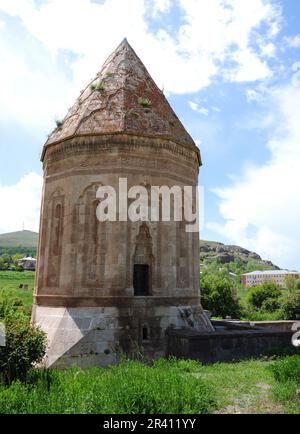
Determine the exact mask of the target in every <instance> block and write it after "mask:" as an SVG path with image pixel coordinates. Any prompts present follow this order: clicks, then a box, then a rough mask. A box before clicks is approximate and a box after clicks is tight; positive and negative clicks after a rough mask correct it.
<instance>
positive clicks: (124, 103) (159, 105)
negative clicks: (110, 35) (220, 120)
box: [44, 39, 195, 151]
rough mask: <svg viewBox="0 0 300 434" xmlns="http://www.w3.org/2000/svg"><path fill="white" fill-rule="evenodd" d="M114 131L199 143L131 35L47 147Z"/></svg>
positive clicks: (79, 99) (80, 98)
mask: <svg viewBox="0 0 300 434" xmlns="http://www.w3.org/2000/svg"><path fill="white" fill-rule="evenodd" d="M110 133H128V134H136V135H142V136H149V137H158V138H159V137H160V138H165V139H170V140H173V141H175V142H176V143H179V144H182V145H184V146H188V147H192V148H194V147H195V143H194V141H193V139H192V138H191V136H190V135H189V134H188V133H187V131H186V130H185V128H184V127H183V125H182V123H181V122H180V120H179V119H178V117H177V116H176V114H175V113H174V111H173V110H172V108H171V106H170V104H169V103H168V101H167V100H166V98H165V96H164V94H163V92H162V91H161V90H160V89H159V88H158V87H157V85H156V84H155V82H154V81H153V79H152V78H151V76H150V74H149V73H148V71H147V70H146V68H145V66H144V65H143V63H142V61H141V60H140V59H139V57H138V56H137V55H136V53H135V52H134V50H133V49H132V47H131V46H130V45H129V43H128V42H127V40H126V39H124V40H123V42H122V43H121V44H120V45H119V46H118V47H117V49H116V50H115V51H114V52H113V53H112V54H111V56H110V57H109V58H108V59H107V61H106V62H105V64H104V65H103V67H102V70H101V71H100V72H99V73H98V74H97V76H96V78H95V79H94V80H93V81H92V82H91V83H90V84H89V85H88V86H87V87H86V88H85V90H83V91H82V93H81V95H80V96H79V98H78V99H77V101H76V102H75V104H74V105H73V107H72V108H71V109H70V110H69V112H68V114H67V115H66V117H65V118H64V120H63V123H62V125H59V126H58V127H57V128H56V130H55V131H53V132H52V134H51V135H50V136H49V138H48V140H47V142H46V144H45V149H44V151H45V150H46V148H47V146H48V145H50V144H54V143H58V142H60V141H63V140H65V139H67V138H72V137H75V136H86V135H101V134H110Z"/></svg>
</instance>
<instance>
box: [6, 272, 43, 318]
mask: <svg viewBox="0 0 300 434" xmlns="http://www.w3.org/2000/svg"><path fill="white" fill-rule="evenodd" d="M34 276H35V273H34V272H33V271H23V272H18V271H0V301H1V298H3V297H9V298H11V299H15V298H17V299H18V300H21V302H22V305H23V308H24V310H25V312H26V313H27V314H28V315H30V313H31V308H32V294H33V287H34ZM21 284H23V285H28V291H24V290H22V289H19V286H20V285H21Z"/></svg>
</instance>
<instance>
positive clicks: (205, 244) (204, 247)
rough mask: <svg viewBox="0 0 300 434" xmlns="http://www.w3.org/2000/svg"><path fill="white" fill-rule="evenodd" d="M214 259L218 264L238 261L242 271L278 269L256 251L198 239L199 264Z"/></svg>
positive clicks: (205, 263)
mask: <svg viewBox="0 0 300 434" xmlns="http://www.w3.org/2000/svg"><path fill="white" fill-rule="evenodd" d="M216 261H217V262H219V263H220V264H232V263H238V264H240V269H241V270H242V271H251V270H250V269H249V268H254V269H274V270H279V269H280V268H279V267H277V265H274V264H273V263H272V262H271V261H266V260H263V259H262V258H261V257H260V256H259V255H258V254H257V253H255V252H250V251H249V250H247V249H244V248H243V247H239V246H228V245H225V244H222V243H218V242H213V241H204V240H203V241H200V262H201V264H203V265H204V266H205V265H209V264H211V263H213V262H216ZM252 271H254V270H252Z"/></svg>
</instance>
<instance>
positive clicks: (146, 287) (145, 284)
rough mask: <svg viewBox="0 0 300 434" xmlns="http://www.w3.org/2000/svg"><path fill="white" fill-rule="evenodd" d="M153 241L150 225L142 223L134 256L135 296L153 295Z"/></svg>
mask: <svg viewBox="0 0 300 434" xmlns="http://www.w3.org/2000/svg"><path fill="white" fill-rule="evenodd" d="M152 251H153V243H152V237H151V235H150V231H149V227H148V225H147V224H146V223H142V224H141V225H140V228H139V233H138V235H137V237H136V242H135V251H134V257H133V289H134V295H135V296H150V295H152V274H153V265H154V256H153V253H152Z"/></svg>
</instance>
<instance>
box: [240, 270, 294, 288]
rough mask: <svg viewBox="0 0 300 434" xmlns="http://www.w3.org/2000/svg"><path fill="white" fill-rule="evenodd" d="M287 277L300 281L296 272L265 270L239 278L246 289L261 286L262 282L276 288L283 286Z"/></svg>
mask: <svg viewBox="0 0 300 434" xmlns="http://www.w3.org/2000/svg"><path fill="white" fill-rule="evenodd" d="M287 276H293V277H295V279H300V273H298V272H297V271H286V270H267V271H252V273H245V274H242V276H241V283H242V284H243V285H245V286H246V287H250V286H255V285H261V284H262V283H264V282H272V283H275V284H276V285H278V286H282V287H284V286H285V279H286V277H287Z"/></svg>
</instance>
